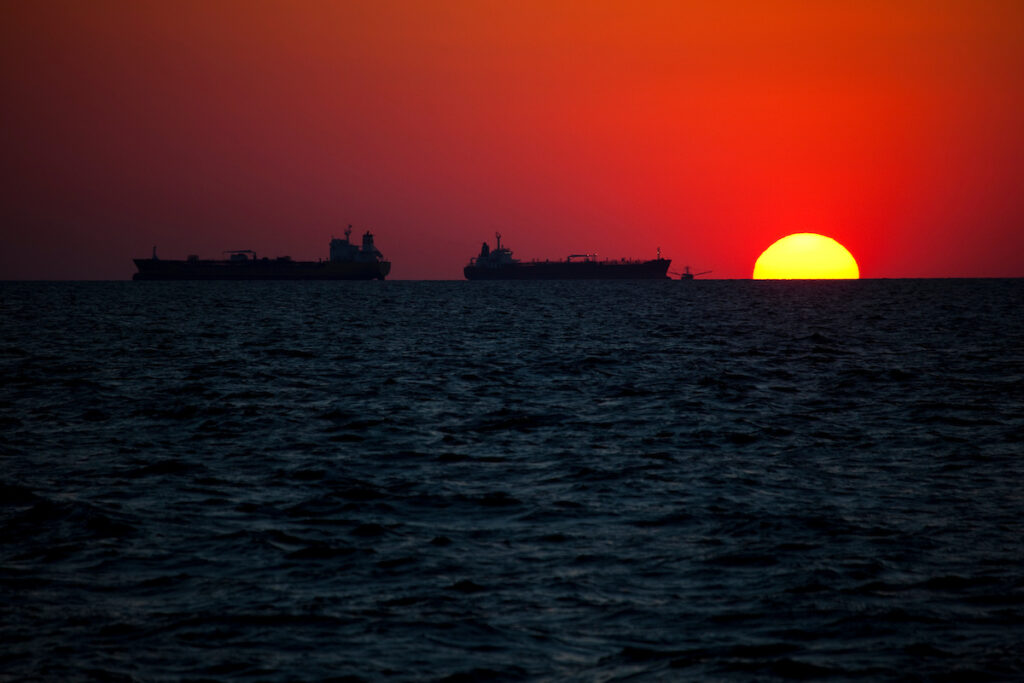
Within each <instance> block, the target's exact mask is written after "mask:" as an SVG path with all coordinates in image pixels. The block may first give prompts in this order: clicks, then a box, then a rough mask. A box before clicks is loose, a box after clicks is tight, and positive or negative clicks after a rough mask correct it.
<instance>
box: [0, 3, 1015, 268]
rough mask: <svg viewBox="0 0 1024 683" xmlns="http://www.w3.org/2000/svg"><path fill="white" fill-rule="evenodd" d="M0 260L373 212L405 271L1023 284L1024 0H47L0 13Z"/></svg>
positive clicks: (315, 228) (310, 249) (268, 235)
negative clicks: (488, 254) (668, 271)
mask: <svg viewBox="0 0 1024 683" xmlns="http://www.w3.org/2000/svg"><path fill="white" fill-rule="evenodd" d="M0 34H2V35H0V41H2V42H0V84H2V92H3V93H4V97H3V102H2V103H0V136H3V147H4V150H5V153H4V155H3V159H2V161H0V164H2V165H3V169H2V170H3V173H4V178H5V181H4V201H3V203H2V209H0V211H2V212H3V215H2V220H3V228H2V229H3V238H4V248H3V249H2V250H0V251H2V253H0V278H55V279H64V278H75V279H77V278H102V279H108V278H109V279H124V278H128V277H130V276H131V273H132V272H133V267H132V264H131V260H130V259H131V257H133V256H143V255H147V254H148V253H149V251H150V249H151V247H152V245H154V244H156V245H158V246H159V249H160V253H161V255H162V256H164V257H166V258H172V257H184V256H185V255H186V254H188V253H199V254H202V255H204V256H210V257H212V256H215V255H217V254H219V253H220V252H221V251H222V250H224V249H241V248H251V249H255V250H257V251H258V252H259V253H260V254H261V255H268V256H273V255H279V254H290V255H292V256H293V257H295V258H313V259H315V258H317V257H320V256H326V252H327V241H328V239H329V238H330V236H331V235H332V234H335V235H337V234H340V233H341V232H342V230H343V228H344V225H345V224H347V223H353V224H355V226H356V229H357V230H362V229H365V228H369V229H372V230H373V231H374V232H375V233H376V235H377V243H378V246H379V247H380V248H381V250H382V251H384V253H385V254H386V255H387V256H388V257H389V258H390V259H391V260H392V262H393V267H392V277H393V278H396V279H419V278H441V279H456V278H461V267H462V266H463V265H464V263H465V262H466V260H468V258H469V257H470V256H471V255H474V254H475V253H476V252H477V251H478V250H479V246H480V242H481V241H483V240H485V239H486V240H489V241H492V244H493V233H494V231H495V230H500V231H501V232H502V233H503V234H504V235H505V241H506V242H507V243H508V244H509V246H511V247H512V248H513V249H515V250H516V253H517V255H518V256H520V257H523V258H530V257H540V258H560V257H562V256H564V255H565V254H568V253H580V252H583V251H588V252H592V251H596V252H598V253H599V254H600V255H602V256H608V257H617V256H635V257H641V256H643V257H653V256H654V252H655V249H656V248H657V247H661V249H662V252H663V253H664V254H665V255H666V256H669V257H671V258H673V259H674V261H675V262H674V266H673V269H676V268H678V269H681V268H682V266H683V265H686V264H690V265H692V266H693V267H694V268H695V269H697V270H709V269H711V270H713V271H714V273H713V275H714V276H716V277H749V276H750V273H751V270H752V268H753V264H754V261H755V260H756V258H757V256H758V255H759V254H760V252H761V251H762V250H763V249H764V248H766V247H767V246H768V245H770V244H771V243H772V242H774V241H775V240H776V239H778V238H780V237H782V236H783V235H785V234H788V233H791V232H820V233H822V234H826V235H829V236H831V237H834V238H835V239H837V240H838V241H840V242H841V243H843V244H844V245H846V246H847V247H848V248H849V249H850V251H851V252H852V253H853V254H854V256H855V257H856V258H857V260H858V261H859V263H860V268H861V274H862V276H863V277H950V276H952V277H962V276H1024V2H1020V1H1019V0H1012V1H1007V2H997V1H985V2H977V1H958V2H936V1H934V0H933V1H930V2H912V1H901V2H891V1H885V2H882V1H877V2H867V1H864V0H858V1H856V2H853V1H851V2H840V1H830V2H811V1H808V2H766V1H761V2H739V1H736V2H729V1H724V2H713V3H681V2H678V1H673V2H640V3H622V2H596V1H593V0H591V1H587V2H579V3H570V2H558V3H552V2H486V1H482V0H466V1H464V2H435V1H430V2H426V1H424V2H384V1H382V0H372V1H369V2H356V1H350V0H346V1H345V2H316V3H314V2H252V1H245V2H243V1H239V2H218V1H216V0H203V1H201V2H179V1H175V2H164V3H155V2H139V1H135V0H133V1H130V2H101V1H97V0H89V2H78V1H77V0H76V1H73V2H66V3H61V2H51V1H47V2H32V1H20V2H18V1H12V2H7V3H4V5H3V6H2V8H0Z"/></svg>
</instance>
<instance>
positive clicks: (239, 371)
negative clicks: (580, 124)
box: [0, 280, 1024, 681]
mask: <svg viewBox="0 0 1024 683" xmlns="http://www.w3.org/2000/svg"><path fill="white" fill-rule="evenodd" d="M0 297H2V299H0V377H2V382H0V464H2V484H0V605H2V607H0V616H2V619H0V679H2V680H5V681H6V680H20V679H29V680H90V679H99V680H145V681H149V680H185V679H216V680H313V679H326V678H332V677H334V678H336V679H338V680H362V679H365V680H394V681H406V680H437V679H445V678H448V679H449V680H460V681H461V680H579V681H592V680H621V679H630V680H633V679H638V680H647V679H657V680H675V679H692V680H771V679H775V678H812V679H818V678H830V679H833V680H844V679H862V680H889V679H901V680H902V679H923V680H936V681H941V680H964V681H976V680H1013V679H1017V680H1020V679H1022V678H1024V447H1022V444H1024V280H1002V281H999V280H988V281H986V280H959V281H938V280H935V281H913V280H903V281H870V280H862V281H856V282H789V283H786V282H740V281H736V282H724V281H723V282H715V281H695V282H690V283H680V282H622V283H614V282H607V283H602V282H597V283H594V282H544V283H501V282H496V283H480V282H477V283H470V282H367V283H52V284H47V283H21V284H11V283H8V284H3V285H0Z"/></svg>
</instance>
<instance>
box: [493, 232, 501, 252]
mask: <svg viewBox="0 0 1024 683" xmlns="http://www.w3.org/2000/svg"><path fill="white" fill-rule="evenodd" d="M494 236H495V237H496V238H497V239H498V249H501V233H500V232H496V233H494Z"/></svg>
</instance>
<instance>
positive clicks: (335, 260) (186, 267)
mask: <svg viewBox="0 0 1024 683" xmlns="http://www.w3.org/2000/svg"><path fill="white" fill-rule="evenodd" d="M351 235H352V226H351V225H350V226H348V229H347V230H346V231H345V237H344V239H339V238H332V239H331V245H330V258H329V259H328V260H326V261H293V260H292V258H291V257H290V256H278V257H277V258H272V259H271V258H266V257H263V258H257V256H256V252H254V251H252V250H250V249H236V250H233V251H226V252H224V253H225V254H227V255H228V258H226V259H217V260H213V259H201V258H199V257H198V256H195V255H193V256H189V257H188V258H186V259H185V260H184V261H181V260H171V259H162V258H158V257H157V255H156V247H153V256H152V258H137V259H133V260H134V261H135V267H136V268H138V270H139V272H137V273H135V275H134V276H133V277H132V279H133V280H383V279H384V278H386V277H387V276H388V273H389V272H391V262H390V261H386V260H384V255H383V254H381V253H380V251H378V249H377V247H375V246H374V244H373V235H372V234H371V233H370V232H369V231H367V232H366V234H364V235H363V243H362V246H361V247H360V246H356V245H355V244H353V243H352V241H351V239H350V237H351Z"/></svg>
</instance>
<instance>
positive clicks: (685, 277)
mask: <svg viewBox="0 0 1024 683" xmlns="http://www.w3.org/2000/svg"><path fill="white" fill-rule="evenodd" d="M710 272H711V271H710V270H705V271H702V272H700V273H691V272H690V266H686V267H685V268H684V269H683V272H681V273H675V272H674V273H672V274H673V275H678V276H679V279H680V280H692V279H693V278H695V277H697V276H698V275H707V274H708V273H710Z"/></svg>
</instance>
